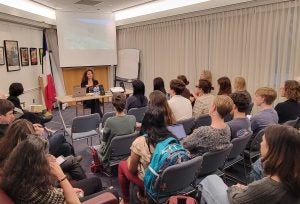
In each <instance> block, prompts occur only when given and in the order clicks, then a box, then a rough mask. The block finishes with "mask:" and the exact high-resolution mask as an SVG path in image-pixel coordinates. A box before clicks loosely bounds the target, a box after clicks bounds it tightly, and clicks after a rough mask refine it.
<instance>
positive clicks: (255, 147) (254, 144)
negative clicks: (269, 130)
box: [250, 129, 265, 152]
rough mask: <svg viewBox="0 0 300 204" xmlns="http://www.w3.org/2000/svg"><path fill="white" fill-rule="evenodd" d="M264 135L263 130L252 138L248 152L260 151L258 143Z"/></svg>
mask: <svg viewBox="0 0 300 204" xmlns="http://www.w3.org/2000/svg"><path fill="white" fill-rule="evenodd" d="M264 134H265V129H262V130H260V131H259V132H258V133H257V134H256V135H255V136H254V138H253V139H252V141H251V143H250V152H251V151H253V150H254V151H257V150H259V149H260V143H261V140H262V137H263V135H264Z"/></svg>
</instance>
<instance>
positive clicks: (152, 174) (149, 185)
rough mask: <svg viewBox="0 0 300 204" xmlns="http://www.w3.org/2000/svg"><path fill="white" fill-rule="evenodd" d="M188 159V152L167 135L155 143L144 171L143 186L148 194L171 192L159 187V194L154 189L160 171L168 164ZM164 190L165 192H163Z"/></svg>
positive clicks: (165, 194) (162, 194)
mask: <svg viewBox="0 0 300 204" xmlns="http://www.w3.org/2000/svg"><path fill="white" fill-rule="evenodd" d="M189 159H190V153H189V151H187V150H186V149H185V148H184V147H183V146H182V145H181V144H180V143H179V142H178V141H177V140H176V139H175V138H173V137H169V138H167V139H165V140H163V141H161V142H159V143H157V145H156V147H155V150H154V152H153V154H152V157H151V161H150V164H149V166H148V168H147V169H146V171H145V176H144V186H145V189H146V191H147V193H148V194H149V195H151V196H152V197H156V196H167V195H170V194H172V192H167V190H168V189H167V187H166V186H164V187H163V188H161V189H160V194H159V195H158V192H157V191H156V190H155V189H154V187H155V186H156V183H157V182H158V181H159V178H160V175H161V173H162V172H163V171H164V170H165V169H166V168H167V167H169V166H172V165H174V164H179V163H181V162H184V161H188V160H189ZM164 190H166V192H163V191H164Z"/></svg>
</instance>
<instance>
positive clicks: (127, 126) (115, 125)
mask: <svg viewBox="0 0 300 204" xmlns="http://www.w3.org/2000/svg"><path fill="white" fill-rule="evenodd" d="M112 104H113V106H114V109H115V110H116V116H114V117H111V118H108V119H107V120H106V122H105V126H104V128H103V138H102V142H101V144H100V145H99V147H97V148H96V149H97V152H98V156H99V157H100V158H101V160H102V162H105V161H106V160H107V158H108V156H109V155H108V152H107V150H108V146H109V144H110V142H111V140H112V139H113V137H115V136H119V135H128V134H131V133H133V132H134V130H135V122H136V120H135V117H134V116H133V115H126V114H125V113H124V109H125V105H126V98H125V95H124V94H122V93H116V94H114V95H113V97H112Z"/></svg>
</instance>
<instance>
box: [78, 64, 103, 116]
mask: <svg viewBox="0 0 300 204" xmlns="http://www.w3.org/2000/svg"><path fill="white" fill-rule="evenodd" d="M98 85H99V82H98V80H96V79H95V78H94V71H93V70H92V69H90V68H89V69H86V70H85V72H84V73H83V76H82V79H81V87H86V92H87V93H93V90H94V87H95V86H98ZM83 105H84V106H85V107H87V108H90V109H91V114H93V113H99V115H100V117H101V118H102V117H103V114H102V111H101V108H100V101H99V99H92V100H87V101H83Z"/></svg>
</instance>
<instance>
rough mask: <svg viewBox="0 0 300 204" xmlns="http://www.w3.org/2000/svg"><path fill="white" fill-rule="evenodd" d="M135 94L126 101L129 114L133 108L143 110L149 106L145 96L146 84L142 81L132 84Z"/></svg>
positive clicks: (135, 81)
mask: <svg viewBox="0 0 300 204" xmlns="http://www.w3.org/2000/svg"><path fill="white" fill-rule="evenodd" d="M132 88H133V94H132V96H129V97H128V98H127V100H126V109H127V112H128V111H129V110H130V109H131V108H142V107H146V106H147V105H148V99H147V97H146V96H145V84H144V82H142V81H141V80H134V81H133V82H132Z"/></svg>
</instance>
